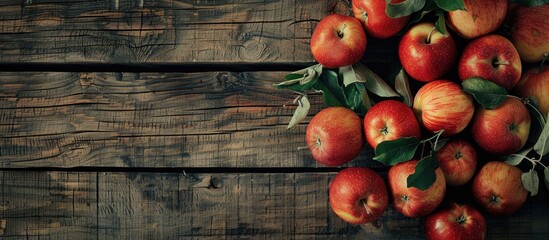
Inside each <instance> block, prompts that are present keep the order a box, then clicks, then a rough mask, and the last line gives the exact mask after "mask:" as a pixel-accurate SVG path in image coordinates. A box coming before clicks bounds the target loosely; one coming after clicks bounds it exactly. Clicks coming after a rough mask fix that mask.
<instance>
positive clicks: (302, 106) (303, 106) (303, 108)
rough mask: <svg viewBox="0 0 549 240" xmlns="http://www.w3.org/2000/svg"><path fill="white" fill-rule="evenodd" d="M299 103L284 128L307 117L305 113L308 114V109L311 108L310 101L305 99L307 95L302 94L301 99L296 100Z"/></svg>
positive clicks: (292, 125) (290, 126)
mask: <svg viewBox="0 0 549 240" xmlns="http://www.w3.org/2000/svg"><path fill="white" fill-rule="evenodd" d="M298 102H299V105H298V106H297V108H296V109H295V112H294V115H293V116H292V119H291V120H290V123H289V124H288V127H287V128H286V129H290V128H292V127H294V126H295V125H297V124H298V123H300V122H301V121H303V119H305V118H306V117H307V114H309V109H310V108H311V103H310V102H309V99H307V96H302V97H301V99H299V100H298Z"/></svg>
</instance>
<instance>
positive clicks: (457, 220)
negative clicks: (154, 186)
mask: <svg viewBox="0 0 549 240" xmlns="http://www.w3.org/2000/svg"><path fill="white" fill-rule="evenodd" d="M465 220H467V219H466V218H465V216H463V215H461V216H459V217H458V218H457V219H456V222H457V223H458V224H460V225H461V224H463V223H465Z"/></svg>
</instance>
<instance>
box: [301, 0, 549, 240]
mask: <svg viewBox="0 0 549 240" xmlns="http://www.w3.org/2000/svg"><path fill="white" fill-rule="evenodd" d="M388 2H392V3H394V4H398V3H400V2H404V1H402V0H401V1H388ZM463 4H464V6H465V9H466V10H455V11H447V12H445V15H444V18H445V20H446V24H447V26H448V27H449V29H450V31H446V32H445V33H442V32H441V31H439V28H438V27H437V26H435V24H434V23H431V22H428V21H423V22H418V23H410V17H409V16H404V17H398V18H392V17H389V16H388V15H387V13H386V7H387V4H386V1H385V0H353V1H352V12H353V15H354V16H344V15H337V14H332V15H328V16H326V17H325V18H324V19H322V21H320V22H319V24H318V25H317V27H316V28H315V30H314V32H313V35H312V38H311V51H312V54H313V56H314V58H315V60H316V61H318V62H319V63H320V64H321V65H322V66H324V67H326V68H338V67H343V66H349V65H352V64H355V63H357V62H359V61H360V60H361V58H362V56H363V54H365V50H366V44H367V36H368V37H375V38H389V37H394V36H396V35H397V34H398V33H399V32H400V33H402V34H403V35H402V37H401V39H400V43H399V45H398V55H399V60H400V63H401V65H402V67H403V69H404V70H405V72H406V73H407V75H408V76H410V77H411V78H412V79H414V80H415V81H416V82H415V83H417V84H418V86H419V87H418V90H417V92H416V93H415V96H413V103H412V104H411V105H407V104H405V103H404V102H403V101H400V100H398V99H382V100H381V101H378V102H377V103H375V104H374V105H373V106H372V107H371V108H369V109H368V111H367V112H366V114H365V115H364V117H363V118H361V117H360V116H358V115H357V114H356V113H355V112H353V111H352V110H350V109H348V108H345V107H327V108H324V109H322V110H321V111H320V112H318V113H317V114H316V115H315V116H314V117H313V118H312V119H311V121H310V122H309V124H308V126H307V130H306V142H307V145H308V146H309V149H310V151H311V153H312V156H313V158H314V159H315V160H316V161H318V162H319V163H321V164H323V165H326V166H340V165H343V164H346V163H348V162H350V161H351V160H353V159H355V158H357V156H358V155H359V153H360V152H361V150H362V149H363V147H364V145H365V144H367V145H368V146H369V147H371V148H372V149H376V148H377V147H378V145H379V144H381V143H383V142H386V141H392V140H397V139H402V138H412V137H413V138H417V139H420V138H421V137H423V136H425V135H429V136H432V135H433V134H435V135H437V139H438V137H444V138H447V139H448V141H447V142H446V143H445V144H441V145H442V147H440V148H437V149H433V152H434V153H435V154H436V155H435V156H434V157H435V158H436V161H437V162H438V166H439V167H437V168H436V170H435V173H434V175H433V184H431V185H430V186H428V188H426V189H419V188H416V187H409V184H408V181H409V176H410V175H412V174H413V173H414V171H415V169H417V165H418V163H419V161H418V159H412V160H409V161H402V162H398V163H395V164H392V166H391V167H390V169H389V172H388V174H387V179H386V180H385V179H384V178H382V177H381V176H380V175H379V174H378V173H377V172H375V171H373V170H371V169H368V168H366V167H348V168H345V169H343V170H341V171H340V172H339V173H338V174H337V175H336V176H335V177H334V179H333V181H332V182H331V184H330V187H329V197H330V204H331V207H332V209H333V211H334V212H335V213H336V215H337V216H339V217H340V218H341V219H343V220H344V221H347V222H349V223H352V224H365V223H371V222H374V221H377V220H379V219H380V217H381V216H382V215H383V213H384V212H385V211H386V210H387V208H388V207H389V202H390V203H391V205H392V207H393V208H394V209H395V210H397V211H398V212H400V213H401V214H403V215H404V216H407V217H410V218H420V217H425V224H424V228H425V234H426V237H427V238H428V239H446V238H448V237H449V236H458V237H460V238H459V239H465V238H466V239H483V238H484V235H485V233H486V228H487V226H486V221H485V219H484V216H483V214H482V213H481V211H479V210H477V209H476V207H475V206H473V205H460V204H451V205H450V206H449V207H445V208H442V207H440V206H441V203H442V201H443V199H444V197H445V194H446V190H447V188H446V187H447V186H464V185H465V184H468V183H469V184H470V186H471V192H472V195H473V197H474V199H475V200H476V203H477V205H478V206H480V207H481V208H482V209H483V210H484V211H485V212H486V213H489V214H492V215H494V216H501V215H509V214H513V213H515V212H516V211H518V210H519V209H520V207H521V206H522V205H523V204H524V202H525V201H526V199H527V196H528V191H527V190H526V189H525V187H524V186H523V183H522V181H521V175H522V171H521V170H520V169H519V168H518V167H516V166H512V165H510V164H507V163H505V162H502V161H498V160H497V159H498V158H499V157H501V156H504V155H508V154H513V153H517V152H518V151H520V150H521V149H522V148H523V147H524V146H525V145H526V143H527V140H528V137H529V134H530V127H531V122H532V119H531V115H530V112H529V110H528V108H527V106H526V105H525V102H524V101H523V100H524V98H526V97H529V98H530V99H533V101H535V102H536V103H537V105H538V107H539V111H540V112H541V114H543V116H547V114H548V112H549V66H544V65H543V62H542V61H543V60H544V59H545V58H547V54H548V53H549V22H548V20H549V5H543V6H537V7H526V6H518V5H514V4H510V3H508V1H507V0H483V1H479V0H476V1H473V0H464V1H463ZM504 21H508V22H511V23H512V26H513V27H512V28H511V30H510V34H509V35H508V36H504V35H501V34H499V33H498V32H497V30H498V29H501V27H502V24H503V22H504ZM453 35H454V36H455V37H453ZM455 38H456V39H459V40H461V41H462V42H463V43H465V44H464V47H458V44H457V43H456V40H455ZM536 63H541V67H539V64H536ZM524 66H530V68H529V69H528V70H526V71H523V67H524ZM452 69H455V70H457V74H455V75H456V76H455V78H452V77H451V74H449V72H450V70H452ZM471 78H475V79H482V80H485V81H490V82H492V83H494V84H495V85H497V86H499V87H501V88H502V89H504V90H505V91H508V92H511V93H513V94H514V96H513V95H508V96H507V97H505V99H503V101H502V102H501V104H498V105H497V106H496V107H485V106H481V105H479V104H477V103H476V102H475V98H474V96H473V95H472V94H470V93H468V92H466V91H464V89H463V87H462V85H461V84H460V83H462V81H466V80H468V79H471ZM471 84H474V83H471ZM463 136H468V137H463ZM435 146H436V144H435ZM479 151H482V152H483V153H485V154H483V155H481V156H482V157H484V158H491V159H482V161H480V160H481V159H477V158H478V157H479V156H480V155H478V154H477V153H478V152H479ZM481 162H482V163H483V164H482V165H481V164H480V163H481Z"/></svg>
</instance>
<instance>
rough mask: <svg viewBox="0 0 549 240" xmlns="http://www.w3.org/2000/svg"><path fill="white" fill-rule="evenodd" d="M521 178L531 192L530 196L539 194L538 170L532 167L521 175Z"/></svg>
mask: <svg viewBox="0 0 549 240" xmlns="http://www.w3.org/2000/svg"><path fill="white" fill-rule="evenodd" d="M520 179H521V180H522V185H523V186H524V188H525V189H526V191H528V192H530V196H535V195H537V194H538V189H539V177H538V173H537V172H536V170H534V169H530V171H528V172H525V173H523V174H522V175H521V176H520Z"/></svg>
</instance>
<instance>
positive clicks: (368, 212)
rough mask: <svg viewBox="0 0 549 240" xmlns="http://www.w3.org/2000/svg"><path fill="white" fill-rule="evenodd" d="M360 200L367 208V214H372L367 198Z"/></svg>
mask: <svg viewBox="0 0 549 240" xmlns="http://www.w3.org/2000/svg"><path fill="white" fill-rule="evenodd" d="M360 202H362V206H364V209H366V214H368V215H370V214H372V211H370V208H368V204H367V203H366V199H361V200H360Z"/></svg>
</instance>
